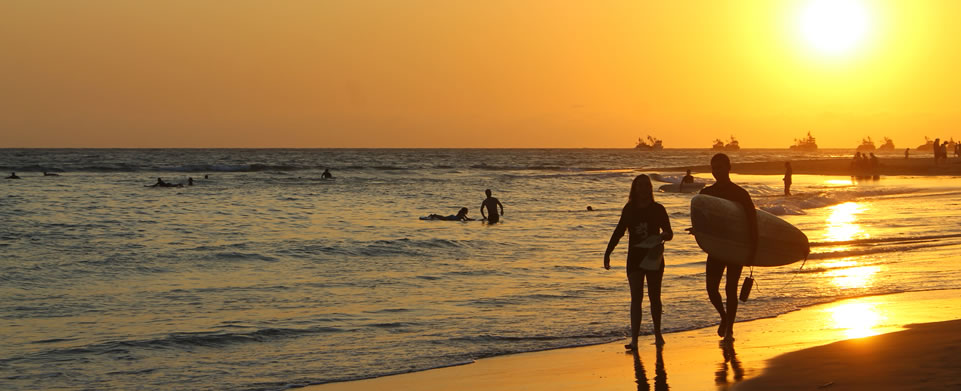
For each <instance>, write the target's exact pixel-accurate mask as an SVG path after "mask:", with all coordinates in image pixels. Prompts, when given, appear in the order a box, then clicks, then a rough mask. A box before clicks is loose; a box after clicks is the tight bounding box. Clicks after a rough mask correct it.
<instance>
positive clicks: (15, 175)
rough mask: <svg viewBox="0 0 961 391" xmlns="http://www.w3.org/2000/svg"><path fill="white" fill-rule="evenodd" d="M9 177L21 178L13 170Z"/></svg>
mask: <svg viewBox="0 0 961 391" xmlns="http://www.w3.org/2000/svg"><path fill="white" fill-rule="evenodd" d="M7 179H20V177H18V176H17V173H15V172H11V173H10V176H8V177H7Z"/></svg>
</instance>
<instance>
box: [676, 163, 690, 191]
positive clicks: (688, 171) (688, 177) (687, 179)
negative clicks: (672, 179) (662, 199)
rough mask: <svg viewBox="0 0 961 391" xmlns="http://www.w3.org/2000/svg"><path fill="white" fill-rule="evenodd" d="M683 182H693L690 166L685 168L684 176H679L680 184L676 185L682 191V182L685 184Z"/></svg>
mask: <svg viewBox="0 0 961 391" xmlns="http://www.w3.org/2000/svg"><path fill="white" fill-rule="evenodd" d="M685 183H687V184H694V175H691V169H690V168H688V169H687V174H685V175H684V177H683V178H681V184H679V185H677V189H678V190H679V191H681V192H683V191H684V184H685Z"/></svg>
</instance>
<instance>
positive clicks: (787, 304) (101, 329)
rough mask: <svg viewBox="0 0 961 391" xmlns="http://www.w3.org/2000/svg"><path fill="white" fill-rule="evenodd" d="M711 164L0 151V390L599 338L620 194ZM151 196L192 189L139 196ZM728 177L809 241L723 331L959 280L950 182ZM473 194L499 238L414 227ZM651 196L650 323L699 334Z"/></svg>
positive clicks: (615, 314)
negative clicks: (657, 281)
mask: <svg viewBox="0 0 961 391" xmlns="http://www.w3.org/2000/svg"><path fill="white" fill-rule="evenodd" d="M850 154H851V151H847V150H836V151H824V152H819V153H813V154H798V153H792V152H788V151H780V150H747V151H742V152H739V153H734V154H732V158H733V160H734V162H735V164H737V163H738V162H748V161H782V160H787V159H800V158H815V157H831V156H850ZM711 155H712V152H711V151H707V150H668V151H662V152H657V153H650V152H639V151H634V150H429V149H428V150H403V149H398V150H341V149H338V150H323V149H320V150H219V149H217V150H93V149H80V150H77V149H73V150H16V149H6V150H0V171H2V172H9V171H17V173H18V175H20V176H21V177H23V179H21V180H3V181H2V182H0V336H2V338H0V388H2V389H14V390H16V389H24V390H27V389H231V390H236V389H240V390H245V389H246V390H282V389H287V388H290V387H295V386H300V385H306V384H317V383H326V382H333V381H344V380H351V379H361V378H368V377H375V376H384V375H389V374H396V373H403V372H408V371H416V370H424V369H428V368H436V367H443V366H449V365H458V364H464V363H469V362H471V361H473V360H475V359H478V358H483V357H490V356H495V355H502V354H510V353H517V352H526V351H533V350H542V349H552V348H558V347H566V346H575V345H583V344H592V343H602V342H608V341H612V340H617V339H620V338H623V337H625V336H626V335H628V312H627V311H628V302H629V294H628V286H627V280H626V277H625V275H624V269H623V267H624V257H625V254H626V246H625V245H626V239H625V243H623V244H622V245H621V246H620V247H619V248H618V249H617V251H616V252H615V255H614V257H613V264H614V266H615V268H613V269H612V270H611V271H606V270H604V269H603V268H602V267H601V264H602V255H603V252H604V249H605V246H606V244H607V240H608V239H609V237H610V234H611V231H612V230H613V228H614V226H615V225H616V223H617V219H618V215H619V212H620V208H621V207H622V206H623V204H624V202H625V201H626V199H627V192H628V190H629V186H630V182H631V180H632V178H633V177H634V176H635V175H637V174H639V173H642V172H643V173H659V174H662V175H664V176H670V175H676V174H678V173H676V172H665V171H664V170H661V168H664V167H676V166H685V165H695V164H696V165H703V164H706V163H707V161H708V159H709V158H710V156H711ZM895 155H896V154H895ZM884 157H885V156H882V158H884ZM891 157H892V158H894V157H896V156H894V155H892V156H891ZM325 167H330V168H331V171H332V172H333V174H334V175H335V176H336V179H335V180H331V181H325V180H321V179H320V174H321V172H322V171H323V169H324V168H325ZM42 170H47V171H55V172H59V173H60V174H61V176H56V177H44V176H41V174H40V173H39V172H40V171H42ZM205 174H206V175H209V178H208V179H204V178H203V177H204V175H205ZM4 176H6V175H4ZM157 177H163V178H164V180H166V181H168V182H185V181H186V179H187V177H192V178H193V179H194V180H195V181H196V185H195V186H192V187H184V188H147V187H144V185H149V184H152V183H153V182H155V181H156V178H157ZM697 177H698V180H702V181H706V182H709V181H711V178H710V175H709V174H708V175H705V174H700V175H697ZM734 180H735V181H736V182H737V183H739V184H741V185H742V186H744V187H745V188H746V189H748V191H749V192H751V194H752V196H754V198H755V202H756V203H757V204H758V206H759V207H761V208H763V209H766V210H769V211H771V212H772V213H775V214H779V215H782V217H783V218H784V219H786V220H787V221H789V222H791V223H793V224H795V225H796V226H798V227H799V228H801V229H802V230H803V231H804V232H805V233H806V234H807V235H808V237H809V239H810V240H811V242H812V243H813V246H812V255H811V256H810V258H809V259H808V260H807V262H806V263H805V264H804V267H803V268H801V264H800V263H798V264H794V265H789V266H784V267H778V268H758V269H755V272H754V276H755V278H756V279H757V284H758V285H757V287H756V288H755V290H754V292H752V297H751V300H750V301H749V302H748V303H746V304H742V306H741V307H740V309H739V312H738V318H739V320H748V319H756V318H761V317H770V316H776V315H778V314H782V313H785V312H788V311H793V310H796V309H798V308H802V307H804V306H809V305H812V304H816V303H823V302H828V301H833V300H838V299H840V298H846V297H853V296H861V295H872V294H882V293H891V292H904V291H916V290H932V289H945V288H957V287H958V286H959V282H961V268H959V266H958V261H959V257H958V255H957V254H958V250H959V247H961V182H959V180H958V178H954V177H883V178H880V179H878V180H853V179H852V178H848V177H829V176H808V175H795V177H794V186H793V188H792V190H793V192H794V193H795V196H794V197H791V198H787V199H786V198H785V197H783V196H781V195H780V193H781V181H780V176H739V175H735V176H734ZM660 184H661V183H659V182H655V186H657V185H660ZM486 188H490V189H492V190H493V192H494V196H496V197H498V198H499V199H500V200H501V202H503V204H504V209H505V215H504V218H503V220H502V223H501V224H496V225H487V224H485V223H482V222H479V221H473V222H444V221H422V220H419V219H418V217H420V216H425V215H428V214H430V213H438V214H444V215H447V214H453V213H455V212H456V210H457V209H458V208H460V207H468V208H470V216H473V217H479V210H478V207H479V206H480V203H481V201H482V200H483V198H484V194H483V191H484V189H486ZM655 197H656V200H657V201H658V202H660V203H662V204H664V206H665V207H666V208H667V210H668V212H669V214H670V217H671V223H672V226H673V228H674V231H675V233H676V236H675V239H674V240H673V241H671V242H669V243H668V245H667V247H666V254H665V257H666V261H667V270H666V273H665V276H664V289H663V298H664V304H665V314H664V328H665V330H666V331H669V332H670V331H681V330H690V329H694V328H700V327H706V326H711V325H715V324H716V323H717V321H718V319H717V316H716V314H715V312H714V310H713V309H712V307H711V306H710V304H709V302H708V301H707V295H706V293H705V292H704V288H703V285H704V270H703V269H704V258H705V256H704V254H703V253H702V252H701V251H700V250H699V249H698V247H697V245H696V243H695V242H694V240H693V237H691V236H689V235H686V234H684V231H683V229H684V228H687V227H690V220H689V211H688V204H689V200H690V197H691V195H684V194H668V193H657V194H655ZM588 205H590V206H592V207H593V208H594V209H595V211H594V212H588V211H586V207H587V206H588ZM645 308H647V306H646V304H645ZM648 319H649V317H648V316H647V315H646V314H645V323H644V326H643V327H644V329H643V330H644V332H645V333H649V332H650V324H649V320H648ZM666 338H667V340H668V343H670V339H671V336H670V335H667V336H666Z"/></svg>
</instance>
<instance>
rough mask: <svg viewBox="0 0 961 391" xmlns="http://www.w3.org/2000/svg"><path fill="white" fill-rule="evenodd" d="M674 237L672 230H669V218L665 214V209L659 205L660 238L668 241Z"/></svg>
mask: <svg viewBox="0 0 961 391" xmlns="http://www.w3.org/2000/svg"><path fill="white" fill-rule="evenodd" d="M673 238H674V231H673V230H671V218H670V217H669V216H668V215H667V209H664V206H663V205H661V239H664V241H665V242H666V241H668V240H671V239H673Z"/></svg>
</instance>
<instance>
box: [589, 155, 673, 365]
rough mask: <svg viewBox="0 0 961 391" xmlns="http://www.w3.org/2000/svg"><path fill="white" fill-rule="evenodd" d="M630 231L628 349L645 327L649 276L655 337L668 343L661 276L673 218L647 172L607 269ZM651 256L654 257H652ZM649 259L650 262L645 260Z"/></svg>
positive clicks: (634, 188) (637, 181) (620, 225)
mask: <svg viewBox="0 0 961 391" xmlns="http://www.w3.org/2000/svg"><path fill="white" fill-rule="evenodd" d="M624 231H629V232H630V235H629V237H628V243H629V246H628V248H627V281H628V282H629V283H630V285H631V343H630V344H628V345H625V346H624V347H625V348H627V349H632V350H636V349H637V335H638V334H639V333H640V329H641V311H642V304H643V303H644V279H645V278H646V279H647V289H648V292H647V297H648V298H649V299H650V301H651V317H652V318H653V320H654V336H655V343H656V344H657V345H662V344H664V337H662V336H661V312H662V311H661V279H662V278H663V277H664V255H663V252H664V244H663V242H664V241H667V240H671V238H673V237H674V232H673V231H671V221H670V219H669V218H668V217H667V211H666V210H664V206H662V205H661V204H658V203H656V202H654V187H653V185H651V178H648V176H647V175H643V174H642V175H638V176H637V177H635V178H634V182H633V183H631V193H630V195H629V197H628V200H627V205H624V209H623V211H622V212H621V219H620V220H619V221H618V222H617V228H615V229H614V234H613V235H611V241H610V242H608V244H607V251H605V252H604V268H605V269H608V270H610V268H611V252H613V251H614V247H616V246H617V242H619V241H620V240H621V237H622V236H624ZM648 255H650V257H648ZM645 258H648V259H647V262H644V261H645Z"/></svg>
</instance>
